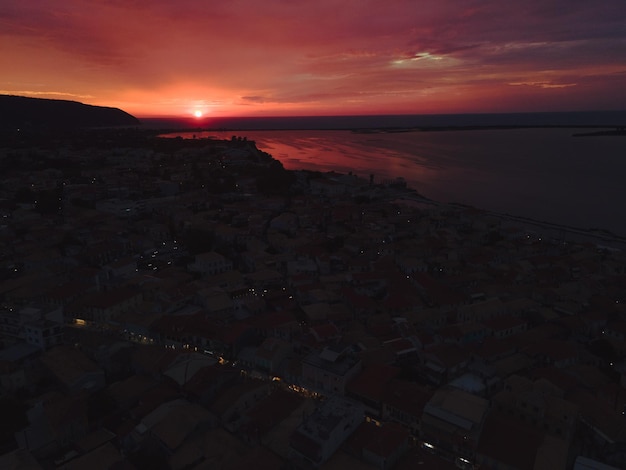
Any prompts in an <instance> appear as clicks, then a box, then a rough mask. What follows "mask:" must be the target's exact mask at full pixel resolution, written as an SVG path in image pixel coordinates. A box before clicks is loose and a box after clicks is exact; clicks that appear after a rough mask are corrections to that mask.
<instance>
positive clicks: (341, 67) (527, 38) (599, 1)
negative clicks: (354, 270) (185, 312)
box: [0, 0, 626, 117]
mask: <svg viewBox="0 0 626 470" xmlns="http://www.w3.org/2000/svg"><path fill="white" fill-rule="evenodd" d="M624 84H626V3H625V0H596V1H591V0H523V1H520V0H515V1H512V0H263V1H260V0H221V1H217V0H177V1H172V0H150V1H145V0H19V1H17V0H0V94H12V95H23V96H33V97H41V98H55V99H69V100H75V101H81V102H84V103H88V104H93V105H100V106H115V107H120V108H122V109H124V110H125V111H128V112H130V113H131V114H134V115H135V116H138V117H150V116H181V117H182V116H192V115H193V114H194V113H197V114H198V115H199V114H202V115H203V116H205V117H206V116H211V115H213V116H289V115H358V114H448V113H482V112H532V111H582V110H617V109H626V87H625V86H624Z"/></svg>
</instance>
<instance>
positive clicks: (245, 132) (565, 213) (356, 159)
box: [141, 111, 626, 236]
mask: <svg viewBox="0 0 626 470" xmlns="http://www.w3.org/2000/svg"><path fill="white" fill-rule="evenodd" d="M141 121H142V125H145V126H146V127H149V128H160V129H163V130H164V132H165V130H166V129H167V132H165V133H164V134H163V135H167V136H170V137H174V136H182V137H184V138H191V139H193V138H195V139H202V138H217V139H230V138H231V137H232V136H237V137H245V138H247V139H248V140H252V141H254V142H255V143H256V146H257V147H258V148H259V149H260V150H263V151H265V152H267V153H269V154H271V155H272V156H273V157H274V158H275V159H277V160H280V161H281V162H282V164H283V166H284V167H285V168H287V169H291V170H299V169H304V170H314V171H323V172H326V171H337V172H341V173H349V172H352V173H353V174H356V175H358V176H362V177H363V178H367V179H369V178H370V175H373V178H374V181H375V182H376V181H383V180H390V179H395V178H398V177H401V178H404V179H405V181H406V182H407V185H408V186H409V187H411V188H413V189H415V190H416V191H417V192H418V193H420V194H422V195H423V196H425V197H428V198H430V199H433V200H436V201H439V202H444V203H447V202H453V203H460V204H465V205H469V206H473V207H476V208H478V209H483V210H488V211H494V212H498V213H501V214H510V215H512V216H516V217H525V218H529V219H533V220H537V221H543V222H548V223H554V224H561V225H564V226H568V227H576V228H581V229H585V230H586V229H600V230H605V231H609V232H611V233H613V234H615V235H618V236H626V136H625V135H623V133H622V135H587V136H578V135H577V134H585V133H596V132H598V131H603V130H615V129H616V128H622V129H623V127H624V126H625V125H626V111H612V112H611V111H609V112H607V111H605V112H581V113H525V114H475V115H436V116H425V115H415V116H333V117H292V118H240V119H236V118H229V119H222V120H219V119H213V120H212V119H209V118H207V119H206V120H204V121H202V122H198V121H181V120H176V121H174V120H167V119H161V120H157V119H153V120H149V119H145V120H141Z"/></svg>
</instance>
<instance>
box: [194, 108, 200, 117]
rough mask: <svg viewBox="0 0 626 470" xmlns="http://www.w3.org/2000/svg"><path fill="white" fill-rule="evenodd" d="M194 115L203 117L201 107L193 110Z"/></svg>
mask: <svg viewBox="0 0 626 470" xmlns="http://www.w3.org/2000/svg"><path fill="white" fill-rule="evenodd" d="M193 115H194V116H195V117H197V118H201V117H202V111H200V110H199V109H196V110H195V111H194V112H193Z"/></svg>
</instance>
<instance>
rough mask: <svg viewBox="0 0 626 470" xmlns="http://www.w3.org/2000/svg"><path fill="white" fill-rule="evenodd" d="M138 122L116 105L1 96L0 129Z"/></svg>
mask: <svg viewBox="0 0 626 470" xmlns="http://www.w3.org/2000/svg"><path fill="white" fill-rule="evenodd" d="M139 124H140V121H139V120H138V119H137V118H136V117H135V116H133V115H132V114H129V113H127V112H126V111H123V110H121V109H119V108H113V107H105V106H94V105H89V104H85V103H81V102H79V101H70V100H56V99H47V98H31V97H27V96H18V95H0V129H5V130H9V129H72V128H74V129H76V128H89V127H114V126H135V125H139Z"/></svg>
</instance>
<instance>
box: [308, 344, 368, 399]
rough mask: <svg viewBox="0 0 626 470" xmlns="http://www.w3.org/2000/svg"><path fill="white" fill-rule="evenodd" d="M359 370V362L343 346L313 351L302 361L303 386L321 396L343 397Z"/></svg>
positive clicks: (347, 348)
mask: <svg viewBox="0 0 626 470" xmlns="http://www.w3.org/2000/svg"><path fill="white" fill-rule="evenodd" d="M360 370H361V360H360V359H359V358H358V357H357V356H356V355H354V354H352V353H351V349H350V347H348V346H344V345H339V344H337V345H332V346H327V347H325V348H324V349H323V350H322V351H321V352H320V351H313V352H311V353H310V354H308V355H307V356H305V357H304V359H302V379H303V385H304V386H305V387H307V388H310V389H312V390H313V391H315V392H318V393H322V394H339V395H344V394H345V391H346V384H347V383H348V381H349V380H350V379H351V378H353V377H354V376H356V375H357V374H358V373H359V372H360Z"/></svg>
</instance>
